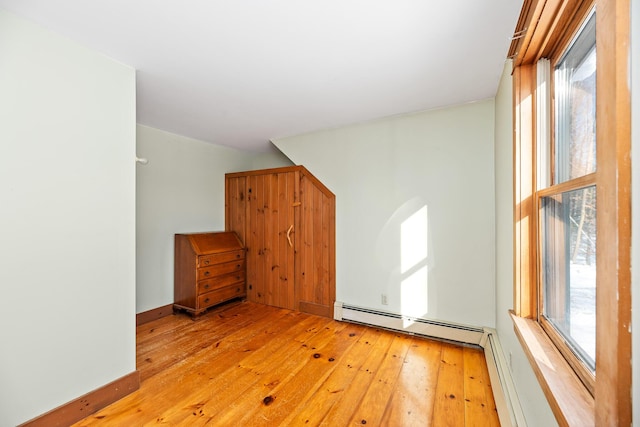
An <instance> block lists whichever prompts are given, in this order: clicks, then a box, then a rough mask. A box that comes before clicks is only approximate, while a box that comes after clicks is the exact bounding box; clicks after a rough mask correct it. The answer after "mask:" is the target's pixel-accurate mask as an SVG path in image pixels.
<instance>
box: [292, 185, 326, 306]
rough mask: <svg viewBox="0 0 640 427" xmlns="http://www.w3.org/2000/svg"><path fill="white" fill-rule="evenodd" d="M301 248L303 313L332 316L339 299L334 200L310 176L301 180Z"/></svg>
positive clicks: (299, 277) (300, 291) (298, 264)
mask: <svg viewBox="0 0 640 427" xmlns="http://www.w3.org/2000/svg"><path fill="white" fill-rule="evenodd" d="M301 200H302V206H301V207H302V211H301V215H300V219H301V224H300V230H301V233H302V242H301V245H302V246H301V247H302V248H303V250H302V251H301V252H300V253H298V258H299V262H298V263H297V264H296V265H297V266H298V268H299V270H298V271H297V278H298V281H297V282H298V285H299V289H298V299H299V309H300V310H301V311H306V312H311V313H314V314H321V315H323V316H331V313H333V302H334V300H335V291H334V290H333V289H334V287H335V279H334V278H333V273H332V270H331V267H332V265H333V261H332V256H333V254H332V249H330V248H332V246H331V243H332V242H333V234H334V225H333V224H334V218H333V216H332V214H331V212H332V211H333V206H334V205H333V198H329V197H327V196H326V195H325V194H324V193H323V191H322V189H321V188H319V187H317V186H316V185H315V184H314V182H313V181H311V180H310V179H309V178H307V177H306V176H303V177H302V178H301Z"/></svg>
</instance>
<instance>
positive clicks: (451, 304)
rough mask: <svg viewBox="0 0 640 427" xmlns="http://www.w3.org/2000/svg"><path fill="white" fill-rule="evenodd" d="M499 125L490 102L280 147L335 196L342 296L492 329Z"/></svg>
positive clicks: (353, 301)
mask: <svg viewBox="0 0 640 427" xmlns="http://www.w3.org/2000/svg"><path fill="white" fill-rule="evenodd" d="M493 127H494V102H493V100H487V101H482V102H477V103H473V104H466V105H461V106H455V107H451V108H446V109H440V110H433V111H426V112H421V113H416V114H411V115H405V116H400V117H393V118H388V119H383V120H378V121H374V122H369V123H363V124H360V125H355V126H348V127H344V128H339V129H334V130H327V131H323V132H317V133H313V134H308V135H301V136H297V137H291V138H285V139H281V140H276V141H274V143H275V145H276V146H277V147H278V148H280V149H281V150H282V151H283V152H284V153H285V154H286V155H287V156H288V157H289V158H291V159H292V160H293V161H294V162H295V163H296V164H302V165H305V166H306V167H307V168H308V169H309V170H310V171H311V172H312V173H313V174H314V175H316V176H317V177H318V178H319V179H320V180H322V181H323V182H324V183H325V185H327V186H328V187H329V188H330V189H331V190H332V191H333V192H334V193H335V194H336V251H337V252H336V269H337V284H336V291H337V299H338V300H339V301H342V302H344V303H346V304H351V305H356V306H361V307H367V308H373V309H379V310H385V311H391V312H394V313H401V314H405V315H408V316H415V317H424V318H430V319H437V320H445V321H451V322H456V323H465V324H471V325H477V326H494V323H495V322H494V319H495V304H494V301H495V294H494V291H495V285H494V279H495V272H494V261H495V259H494V164H493V138H494V133H493V132H494V129H493ZM385 297H386V304H384V303H383V302H384V299H385Z"/></svg>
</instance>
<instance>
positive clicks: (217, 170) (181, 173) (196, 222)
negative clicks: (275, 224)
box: [136, 125, 290, 312]
mask: <svg viewBox="0 0 640 427" xmlns="http://www.w3.org/2000/svg"><path fill="white" fill-rule="evenodd" d="M137 154H138V157H144V158H147V159H148V160H149V163H148V164H147V165H138V166H137V199H136V209H137V210H136V222H137V226H136V242H137V247H136V260H137V264H136V265H137V273H136V279H137V286H136V295H137V299H136V301H137V303H136V310H137V312H143V311H146V310H150V309H154V308H157V307H161V306H164V305H167V304H171V303H172V302H173V240H174V234H175V233H188V232H200V231H222V230H224V174H225V173H227V172H237V171H243V170H250V169H255V168H267V167H276V166H282V165H288V164H290V162H289V161H288V160H287V159H286V157H284V156H283V155H282V154H281V153H280V152H279V151H278V150H275V148H274V151H273V152H268V153H261V154H255V153H254V154H252V153H247V152H243V151H239V150H234V149H231V148H226V147H222V146H218V145H214V144H210V143H206V142H202V141H198V140H195V139H190V138H187V137H183V136H180V135H175V134H172V133H168V132H164V131H161V130H158V129H154V128H151V127H147V126H142V125H138V127H137Z"/></svg>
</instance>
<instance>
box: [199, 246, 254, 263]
mask: <svg viewBox="0 0 640 427" xmlns="http://www.w3.org/2000/svg"><path fill="white" fill-rule="evenodd" d="M240 259H244V250H239V251H231V252H224V253H221V254H211V255H200V256H199V257H198V267H207V266H210V265H214V264H221V263H223V262H230V261H235V260H240Z"/></svg>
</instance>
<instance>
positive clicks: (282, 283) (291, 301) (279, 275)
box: [272, 172, 296, 309]
mask: <svg viewBox="0 0 640 427" xmlns="http://www.w3.org/2000/svg"><path fill="white" fill-rule="evenodd" d="M277 177H278V178H277V190H278V191H277V195H278V221H277V225H278V233H277V238H278V249H279V251H278V257H277V259H278V263H277V264H274V266H273V267H272V271H273V272H274V276H275V280H276V283H277V289H276V290H277V301H276V304H275V305H277V306H278V307H284V308H288V309H295V308H296V307H295V295H294V290H295V287H294V277H295V268H294V267H295V266H294V251H295V249H294V244H293V242H294V238H295V237H294V236H295V208H294V201H293V193H294V180H295V174H294V173H293V172H288V173H280V174H278V175H277Z"/></svg>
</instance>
